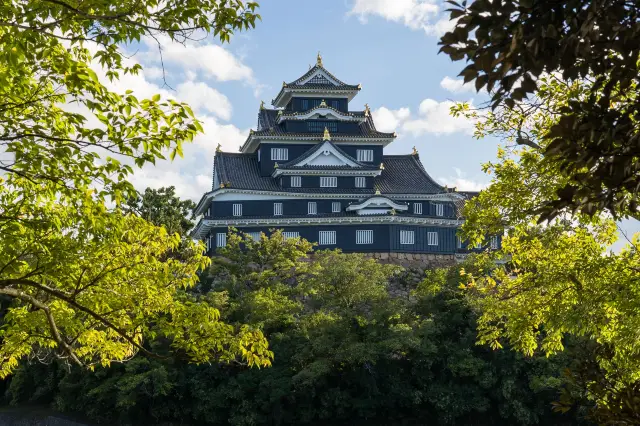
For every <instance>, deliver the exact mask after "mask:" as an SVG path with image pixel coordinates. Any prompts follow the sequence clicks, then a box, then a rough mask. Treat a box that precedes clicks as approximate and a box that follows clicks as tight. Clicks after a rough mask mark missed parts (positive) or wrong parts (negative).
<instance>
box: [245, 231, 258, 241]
mask: <svg viewBox="0 0 640 426" xmlns="http://www.w3.org/2000/svg"><path fill="white" fill-rule="evenodd" d="M246 234H247V238H250V239H252V240H253V241H260V232H247V233H246Z"/></svg>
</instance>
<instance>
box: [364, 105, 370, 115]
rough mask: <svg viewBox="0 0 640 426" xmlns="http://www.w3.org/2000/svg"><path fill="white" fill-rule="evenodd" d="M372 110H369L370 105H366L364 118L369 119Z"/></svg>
mask: <svg viewBox="0 0 640 426" xmlns="http://www.w3.org/2000/svg"><path fill="white" fill-rule="evenodd" d="M370 112H371V110H370V109H369V104H364V116H365V117H368V116H369V113H370Z"/></svg>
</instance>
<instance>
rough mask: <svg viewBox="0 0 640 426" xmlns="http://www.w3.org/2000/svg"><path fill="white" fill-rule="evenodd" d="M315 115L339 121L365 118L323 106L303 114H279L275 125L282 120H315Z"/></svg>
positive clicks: (363, 119) (361, 120)
mask: <svg viewBox="0 0 640 426" xmlns="http://www.w3.org/2000/svg"><path fill="white" fill-rule="evenodd" d="M316 115H330V116H331V117H332V118H335V119H337V120H340V121H357V122H363V121H365V120H366V119H367V118H366V117H364V116H354V115H348V114H343V113H341V112H340V111H337V110H335V109H333V108H330V107H325V106H317V107H315V108H312V109H310V110H309V111H307V112H305V113H304V114H280V115H278V118H277V123H278V124H279V123H281V122H282V121H283V120H308V119H310V118H317V117H315V116H316Z"/></svg>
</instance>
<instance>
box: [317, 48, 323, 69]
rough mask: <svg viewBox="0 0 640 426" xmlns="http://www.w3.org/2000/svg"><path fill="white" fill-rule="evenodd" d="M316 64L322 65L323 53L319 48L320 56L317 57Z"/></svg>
mask: <svg viewBox="0 0 640 426" xmlns="http://www.w3.org/2000/svg"><path fill="white" fill-rule="evenodd" d="M316 65H317V66H319V67H321V66H322V55H321V54H320V51H319V50H318V57H317V58H316Z"/></svg>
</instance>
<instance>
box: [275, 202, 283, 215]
mask: <svg viewBox="0 0 640 426" xmlns="http://www.w3.org/2000/svg"><path fill="white" fill-rule="evenodd" d="M273 215H274V216H282V203H273Z"/></svg>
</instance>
